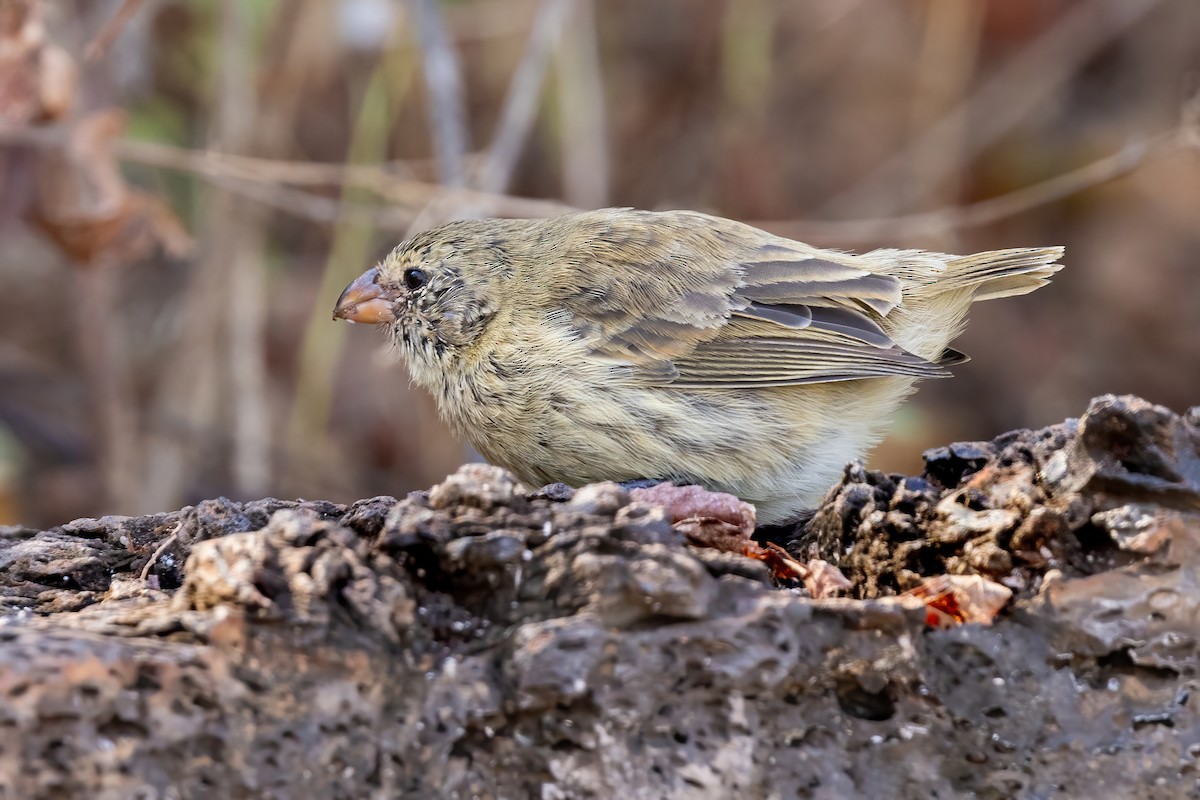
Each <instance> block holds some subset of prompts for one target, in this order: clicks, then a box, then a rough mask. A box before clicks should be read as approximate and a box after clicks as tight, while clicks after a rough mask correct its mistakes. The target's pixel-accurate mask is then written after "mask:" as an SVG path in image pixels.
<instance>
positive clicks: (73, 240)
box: [0, 0, 1200, 525]
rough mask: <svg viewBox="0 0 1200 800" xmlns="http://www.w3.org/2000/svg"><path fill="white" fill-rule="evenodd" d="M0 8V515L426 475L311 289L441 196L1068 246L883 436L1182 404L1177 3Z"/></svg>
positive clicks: (429, 438) (933, 243)
mask: <svg viewBox="0 0 1200 800" xmlns="http://www.w3.org/2000/svg"><path fill="white" fill-rule="evenodd" d="M0 37H3V41H0V45H2V46H0V123H2V124H0V181H3V192H2V193H0V236H2V237H3V239H2V241H3V246H2V247H0V326H2V328H3V338H2V339H0V523H4V522H15V521H21V522H26V523H30V524H35V525H49V524H54V523H57V522H61V521H64V520H67V519H70V518H72V517H75V516H82V515H98V514H102V513H134V512H144V511H152V510H160V509H167V508H175V507H178V506H179V505H181V504H184V503H188V502H193V501H195V500H198V499H200V498H205V497H211V496H216V495H220V494H224V495H228V496H232V497H254V496H262V495H266V494H274V495H279V496H288V497H293V496H302V497H320V498H329V499H333V500H340V501H345V500H349V499H353V498H357V497H362V496H368V495H371V494H375V493H386V494H402V493H404V492H405V491H407V490H410V489H413V488H417V487H421V486H425V485H428V484H429V483H431V482H433V481H435V480H437V479H439V478H440V477H441V476H443V475H444V474H445V473H446V472H447V471H449V470H451V469H452V468H453V467H454V466H456V465H457V464H458V463H459V462H460V461H462V460H463V459H464V458H467V457H468V456H469V454H468V452H467V451H466V450H465V448H464V447H463V445H462V444H460V443H456V442H454V441H453V440H452V439H451V438H450V437H449V436H448V434H447V433H446V432H445V431H444V429H443V428H442V426H441V425H440V423H439V422H438V420H437V415H436V413H435V409H434V406H433V403H432V400H431V399H430V398H429V397H427V396H425V395H424V394H423V393H421V392H419V391H416V390H414V389H411V388H409V386H408V380H407V377H406V376H405V374H404V371H403V369H402V368H401V367H400V366H399V365H396V364H394V363H393V362H392V361H391V359H390V358H389V357H387V356H386V354H385V353H383V352H382V339H381V337H380V336H379V335H378V332H377V331H374V330H369V329H364V328H350V327H348V326H345V325H336V324H334V323H332V322H331V321H330V320H329V314H330V310H331V308H332V304H333V302H334V300H335V298H336V296H337V293H338V291H340V289H341V288H342V286H343V285H344V284H345V282H347V281H348V280H350V279H351V278H353V277H354V276H355V275H357V274H358V273H359V272H361V271H362V270H363V269H364V268H365V267H366V266H367V265H369V263H370V262H371V261H373V260H374V259H375V258H377V257H378V256H379V255H380V254H382V253H383V252H385V251H386V250H387V249H389V248H390V247H392V246H393V245H395V244H396V243H397V242H398V241H399V240H401V239H403V238H404V237H406V236H408V235H411V234H412V233H414V232H416V231H418V230H420V229H423V228H426V227H430V226H433V225H436V224H439V223H441V222H444V221H446V220H449V219H452V218H456V217H463V216H471V215H479V216H485V215H511V216H530V215H539V214H549V213H554V212H556V211H558V210H561V209H562V208H565V207H596V206H603V205H631V206H640V207H646V208H668V207H688V208H696V209H701V210H706V211H711V212H714V213H719V214H722V215H725V216H729V217H733V218H738V219H744V220H747V221H750V222H755V223H756V224H762V225H763V226H764V227H767V228H769V229H772V230H776V231H779V232H781V233H785V234H787V235H793V236H796V237H797V238H803V239H806V240H808V241H811V242H813V243H814V244H819V245H822V246H830V247H844V248H847V249H868V248H871V247H877V246H901V247H926V248H935V249H940V250H947V251H955V252H971V251H977V250H984V249H990V248H999V247H1013V246H1024V245H1045V244H1064V245H1066V246H1067V259H1066V261H1067V263H1068V265H1069V267H1068V269H1067V270H1066V271H1064V272H1063V273H1062V275H1061V276H1060V277H1059V278H1058V279H1057V280H1056V282H1055V284H1054V285H1053V286H1052V287H1050V288H1049V289H1046V290H1043V291H1041V292H1038V293H1037V294H1035V295H1032V296H1029V297H1026V298H1018V299H1013V300H1006V301H1003V302H997V303H989V304H985V305H982V306H980V307H978V308H977V310H976V312H975V313H974V315H973V319H972V327H971V329H970V330H969V331H968V333H967V334H966V335H965V336H964V337H963V339H962V340H960V343H959V344H958V345H957V346H959V347H961V348H962V349H964V350H965V351H967V352H969V353H971V354H972V355H973V356H974V361H972V362H971V363H969V364H967V365H965V366H963V367H960V368H957V369H956V373H957V377H956V378H955V379H954V380H950V381H939V382H936V383H932V384H926V385H925V386H924V387H923V388H922V390H921V392H920V393H919V394H918V395H917V397H916V399H915V400H914V401H913V402H912V403H911V404H910V405H909V406H908V407H907V408H906V410H905V411H904V412H903V413H902V414H901V415H900V416H899V417H898V419H897V421H896V428H895V434H894V436H893V437H892V438H891V439H890V440H889V441H888V442H887V443H885V444H884V445H883V446H881V447H880V448H879V450H878V451H877V452H876V453H875V454H874V456H873V460H874V462H875V463H876V464H877V465H879V466H882V467H885V468H895V469H906V470H911V469H914V468H915V467H916V466H917V464H918V463H919V453H920V451H921V450H922V449H923V448H924V447H927V446H932V445H935V444H939V443H944V442H945V441H948V440H952V439H971V438H985V437H991V436H993V435H995V434H997V433H999V432H1001V431H1003V430H1006V429H1008V428H1012V427H1018V426H1036V425H1041V424H1045V423H1049V422H1053V421H1057V420H1059V419H1061V418H1062V417H1064V416H1069V415H1071V414H1073V413H1078V412H1079V411H1080V410H1082V408H1083V407H1084V404H1085V403H1086V401H1087V399H1088V398H1089V397H1091V396H1092V395H1095V394H1100V393H1104V392H1136V393H1138V394H1141V395H1143V396H1145V397H1147V398H1149V399H1151V400H1153V401H1156V402H1161V403H1165V404H1167V405H1170V406H1173V407H1175V408H1177V409H1182V408H1184V407H1186V406H1188V405H1190V404H1195V403H1197V402H1200V369H1197V367H1200V264H1198V257H1197V253H1198V252H1200V224H1198V220H1200V159H1198V158H1197V153H1196V144H1197V142H1196V138H1195V129H1194V128H1183V129H1181V128H1180V127H1179V126H1180V119H1181V113H1182V112H1183V111H1186V99H1187V96H1188V91H1189V89H1193V88H1194V83H1195V79H1194V76H1195V74H1196V73H1197V71H1200V3H1196V2H1195V0H988V1H987V2H983V1H982V0H981V1H980V2H962V0H904V1H898V0H604V1H603V2H597V0H452V1H451V0H446V1H445V2H436V1H435V0H412V1H411V2H401V1H400V0H257V1H256V2H248V1H244V0H193V1H192V2H184V1H183V0H178V1H176V2H172V1H171V0H142V1H140V2H139V0H55V1H54V2H42V1H41V0H0ZM1189 137H1191V138H1189ZM1029 187H1034V188H1033V189H1031V190H1030V189H1029ZM997 198H998V199H997Z"/></svg>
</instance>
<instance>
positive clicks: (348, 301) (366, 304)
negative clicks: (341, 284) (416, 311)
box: [333, 267, 396, 325]
mask: <svg viewBox="0 0 1200 800" xmlns="http://www.w3.org/2000/svg"><path fill="white" fill-rule="evenodd" d="M393 299H394V298H392V297H390V296H389V295H388V292H387V291H386V290H385V289H384V288H383V287H382V286H380V285H379V269H378V268H377V267H372V268H371V269H369V270H367V271H366V272H364V273H363V274H362V275H359V276H358V277H357V278H355V279H354V282H353V283H351V284H350V285H349V286H347V287H346V289H345V291H343V292H342V296H341V297H339V298H338V301H337V305H336V306H334V308H333V318H334V319H344V320H346V321H347V322H364V323H366V324H368V325H382V324H385V323H388V322H392V321H394V320H395V319H396V315H395V314H394V313H393V312H392V301H393Z"/></svg>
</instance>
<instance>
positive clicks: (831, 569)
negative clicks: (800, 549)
mask: <svg viewBox="0 0 1200 800" xmlns="http://www.w3.org/2000/svg"><path fill="white" fill-rule="evenodd" d="M804 566H805V567H806V568H807V569H808V575H807V576H806V577H805V578H804V588H805V589H808V593H809V594H811V595H812V596H813V597H815V598H817V599H818V600H819V599H821V598H824V597H836V596H837V595H838V594H839V593H841V592H843V591H845V590H846V589H849V588H850V587H851V586H852V585H853V584H851V583H850V579H849V578H847V577H846V576H845V575H843V574H842V571H841V570H840V569H838V568H837V567H835V566H834V565H833V564H830V563H829V562H828V561H822V560H821V559H819V558H814V559H813V560H812V561H809V562H808V563H807V564H805V565H804Z"/></svg>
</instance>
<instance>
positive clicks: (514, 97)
mask: <svg viewBox="0 0 1200 800" xmlns="http://www.w3.org/2000/svg"><path fill="white" fill-rule="evenodd" d="M574 5H575V3H574V0H546V1H545V2H544V3H543V4H542V7H541V9H540V10H539V11H538V15H537V19H535V20H534V23H533V30H532V31H530V33H529V44H528V46H527V47H526V50H525V57H524V58H523V59H521V63H520V64H519V65H517V71H516V73H514V75H513V78H512V82H511V83H510V84H509V87H508V96H507V97H506V98H505V100H504V109H503V110H502V111H501V112H500V122H499V124H498V125H497V126H496V134H495V136H494V137H493V139H492V146H491V147H490V148H488V152H487V157H486V158H485V159H484V162H483V167H482V169H481V170H480V174H479V179H478V180H477V181H476V185H477V186H478V187H479V188H480V189H482V190H483V191H485V192H502V191H504V190H505V189H506V188H507V187H508V182H509V180H510V179H511V178H512V172H513V168H514V167H515V166H516V163H517V158H518V157H519V156H520V155H521V147H522V145H524V143H525V139H526V138H527V137H528V136H529V129H530V128H531V127H533V118H534V115H535V114H536V113H537V106H538V98H539V97H540V95H541V91H542V84H543V83H544V82H545V80H546V69H547V67H548V66H549V64H550V54H551V53H552V52H553V50H554V47H555V45H556V44H557V43H558V39H559V36H560V35H561V33H562V29H563V25H564V23H565V22H566V20H567V18H568V16H569V15H570V12H571V10H572V7H573V6H574Z"/></svg>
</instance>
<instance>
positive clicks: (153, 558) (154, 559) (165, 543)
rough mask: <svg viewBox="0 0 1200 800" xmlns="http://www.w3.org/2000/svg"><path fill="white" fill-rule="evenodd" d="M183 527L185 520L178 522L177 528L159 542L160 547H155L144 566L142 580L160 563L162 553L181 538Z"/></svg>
mask: <svg viewBox="0 0 1200 800" xmlns="http://www.w3.org/2000/svg"><path fill="white" fill-rule="evenodd" d="M182 528H183V520H180V521H179V522H176V523H175V530H173V531H171V534H170V535H169V536H167V538H165V539H163V540H162V542H160V543H159V545H158V547H156V548H154V552H153V553H151V554H150V560H149V561H147V562H146V565H145V566H144V567H142V574H141V576H140V580H143V581H144V580H146V578H148V577H150V570H151V569H153V567H154V565H155V564H156V563H158V559H159V558H161V557H162V554H163V553H165V552H167V548H168V547H170V546H171V545H172V544H174V543H175V540H176V539H178V538H179V531H180V530H181V529H182Z"/></svg>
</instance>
